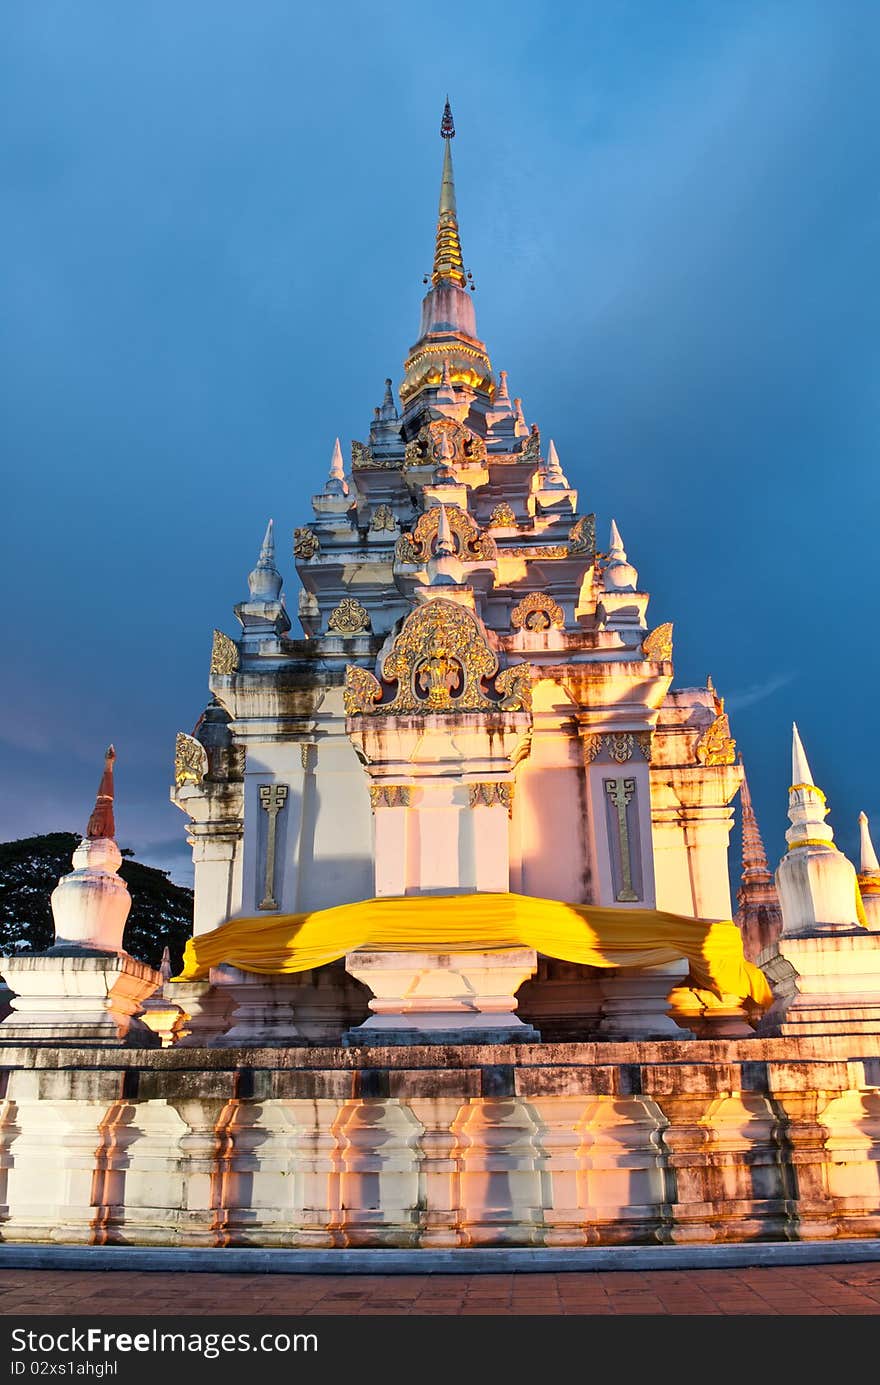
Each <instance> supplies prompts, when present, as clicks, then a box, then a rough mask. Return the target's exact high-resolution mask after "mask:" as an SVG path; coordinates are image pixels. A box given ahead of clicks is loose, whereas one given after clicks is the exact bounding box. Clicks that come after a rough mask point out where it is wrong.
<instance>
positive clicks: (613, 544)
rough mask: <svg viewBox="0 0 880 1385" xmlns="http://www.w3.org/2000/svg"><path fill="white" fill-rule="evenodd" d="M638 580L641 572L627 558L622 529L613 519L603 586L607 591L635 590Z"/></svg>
mask: <svg viewBox="0 0 880 1385" xmlns="http://www.w3.org/2000/svg"><path fill="white" fill-rule="evenodd" d="M638 580H639V574H638V572H637V571H636V569H635V568H634V567H633V565H632V563H628V562H627V560H626V549H625V548H624V546H623V539H622V538H621V537H620V530H619V529H618V527H617V524H616V523H615V521H614V520H613V519H612V521H611V535H610V537H609V539H608V561H607V563H606V565H605V572H604V574H603V577H602V583H603V586H604V588H605V590H606V591H607V592H613V591H630V592H634V591H635V590H636V584H637V583H638Z"/></svg>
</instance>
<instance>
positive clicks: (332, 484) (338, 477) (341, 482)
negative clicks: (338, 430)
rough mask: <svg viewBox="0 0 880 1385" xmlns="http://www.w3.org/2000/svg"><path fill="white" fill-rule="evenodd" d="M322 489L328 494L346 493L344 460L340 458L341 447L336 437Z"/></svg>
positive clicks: (346, 483)
mask: <svg viewBox="0 0 880 1385" xmlns="http://www.w3.org/2000/svg"><path fill="white" fill-rule="evenodd" d="M324 490H325V492H326V493H327V494H329V495H348V482H347V481H346V479H345V462H344V461H343V460H342V448H341V447H340V445H339V439H338V438H337V439H336V441H335V442H334V444H333V455H332V456H331V458H330V473H329V475H328V477H327V483H326V485H325V486H324Z"/></svg>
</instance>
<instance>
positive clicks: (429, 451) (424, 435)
mask: <svg viewBox="0 0 880 1385" xmlns="http://www.w3.org/2000/svg"><path fill="white" fill-rule="evenodd" d="M485 460H486V444H485V442H484V441H483V439H482V438H481V437H478V436H477V434H476V433H472V432H471V430H470V428H466V427H465V425H464V424H463V423H458V422H457V421H456V420H455V419H454V418H436V419H432V420H431V422H430V423H426V424H425V425H424V426H423V427H422V428H421V429H420V431H419V433H418V434H417V436H416V437H415V438H413V439H412V441H411V442H408V443H407V445H406V450H405V452H404V459H403V465H404V467H405V468H406V467H415V466H440V467H450V466H472V465H477V464H479V463H482V462H484V461H485Z"/></svg>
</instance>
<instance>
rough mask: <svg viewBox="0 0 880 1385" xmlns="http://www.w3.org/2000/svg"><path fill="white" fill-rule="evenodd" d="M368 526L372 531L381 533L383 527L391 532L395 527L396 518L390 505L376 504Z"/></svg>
mask: <svg viewBox="0 0 880 1385" xmlns="http://www.w3.org/2000/svg"><path fill="white" fill-rule="evenodd" d="M370 528H371V529H372V530H373V532H374V533H381V532H382V531H383V530H385V529H387V530H389V531H392V532H393V530H395V529H396V528H397V520H396V519H395V517H394V511H393V510H392V508H391V506H390V505H377V506H376V508H375V510H374V511H373V518H372V519H371V520H370Z"/></svg>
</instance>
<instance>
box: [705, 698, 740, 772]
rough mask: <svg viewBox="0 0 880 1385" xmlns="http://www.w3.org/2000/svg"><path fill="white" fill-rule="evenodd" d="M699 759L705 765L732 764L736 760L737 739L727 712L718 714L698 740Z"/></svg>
mask: <svg viewBox="0 0 880 1385" xmlns="http://www.w3.org/2000/svg"><path fill="white" fill-rule="evenodd" d="M723 705H724V704H723V703H722V706H723ZM697 759H698V760H699V761H700V763H701V764H703V765H732V764H734V762H735V761H736V741H735V740H734V739H733V737H732V736H731V734H730V722H729V721H728V719H727V715H726V713H724V712H722V713H721V714H720V715H719V716H717V717H716V718H715V720H714V721H713V722H712V725H711V726H709V727H707V729H706V730H705V731H704V732H703V734H702V736H701V737H700V739H699V740H698V741H697Z"/></svg>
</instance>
